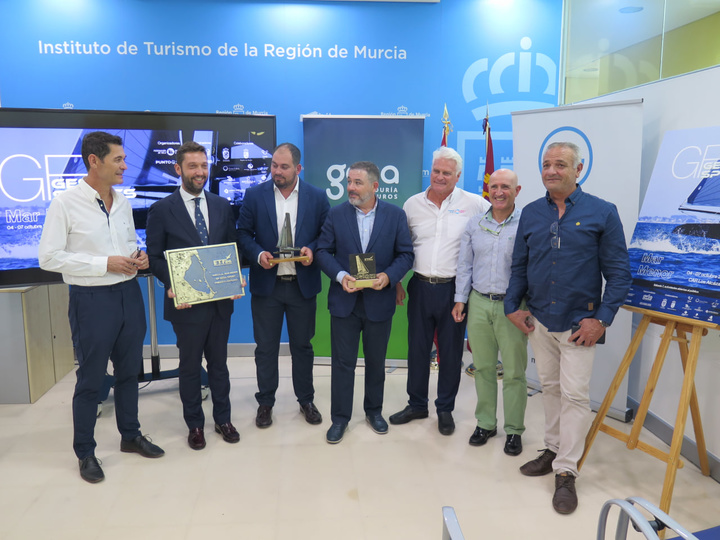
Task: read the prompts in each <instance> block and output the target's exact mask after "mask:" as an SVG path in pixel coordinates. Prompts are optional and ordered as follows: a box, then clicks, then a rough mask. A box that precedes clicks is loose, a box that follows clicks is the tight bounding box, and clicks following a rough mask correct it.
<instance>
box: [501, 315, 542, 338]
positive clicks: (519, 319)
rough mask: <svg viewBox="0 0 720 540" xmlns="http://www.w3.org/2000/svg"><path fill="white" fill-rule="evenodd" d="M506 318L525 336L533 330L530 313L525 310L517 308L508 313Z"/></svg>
mask: <svg viewBox="0 0 720 540" xmlns="http://www.w3.org/2000/svg"><path fill="white" fill-rule="evenodd" d="M507 318H508V319H510V322H511V323H513V324H514V325H515V326H517V327H518V329H519V330H520V331H521V332H522V333H523V334H525V335H526V336H527V335H528V334H529V333H530V332H532V331H533V330H535V325H534V324H533V323H532V315H531V314H530V312H529V311H527V310H524V309H518V310H517V311H513V312H512V313H510V314H508V315H507Z"/></svg>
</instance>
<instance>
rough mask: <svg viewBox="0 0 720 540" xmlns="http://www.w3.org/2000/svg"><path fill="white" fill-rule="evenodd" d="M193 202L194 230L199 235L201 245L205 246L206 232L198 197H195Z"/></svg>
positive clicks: (206, 241)
mask: <svg viewBox="0 0 720 540" xmlns="http://www.w3.org/2000/svg"><path fill="white" fill-rule="evenodd" d="M193 200H194V201H195V228H196V229H197V232H198V234H199V235H200V241H201V242H202V245H203V246H207V243H208V230H207V225H205V218H204V217H203V215H202V212H201V211H200V197H195V198H194V199H193Z"/></svg>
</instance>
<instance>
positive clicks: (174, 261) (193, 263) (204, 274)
mask: <svg viewBox="0 0 720 540" xmlns="http://www.w3.org/2000/svg"><path fill="white" fill-rule="evenodd" d="M165 260H166V261H167V264H168V270H169V271H170V282H171V284H172V290H173V292H174V293H175V298H174V300H175V306H177V305H179V304H191V305H192V304H202V303H203V302H215V301H216V300H223V299H225V298H231V297H233V296H238V295H241V296H242V295H244V294H245V291H244V289H243V286H242V281H243V280H242V277H241V274H240V258H239V257H238V251H237V244H235V243H232V242H231V243H228V244H214V245H210V246H194V247H190V248H184V249H169V250H167V251H165Z"/></svg>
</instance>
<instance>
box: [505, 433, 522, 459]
mask: <svg viewBox="0 0 720 540" xmlns="http://www.w3.org/2000/svg"><path fill="white" fill-rule="evenodd" d="M521 452H522V437H521V436H520V435H508V436H507V438H506V439H505V453H506V454H507V455H508V456H519V455H520V454H521Z"/></svg>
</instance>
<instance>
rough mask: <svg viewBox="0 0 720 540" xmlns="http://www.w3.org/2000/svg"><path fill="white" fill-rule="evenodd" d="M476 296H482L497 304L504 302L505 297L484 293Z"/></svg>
mask: <svg viewBox="0 0 720 540" xmlns="http://www.w3.org/2000/svg"><path fill="white" fill-rule="evenodd" d="M478 294H479V295H480V296H484V297H485V298H489V299H490V300H493V301H498V302H499V301H500V300H505V295H504V294H495V293H484V292H481V293H478Z"/></svg>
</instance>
